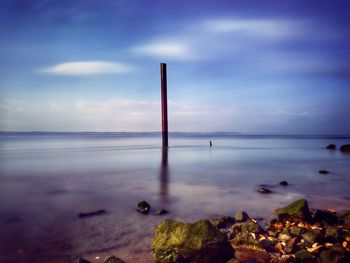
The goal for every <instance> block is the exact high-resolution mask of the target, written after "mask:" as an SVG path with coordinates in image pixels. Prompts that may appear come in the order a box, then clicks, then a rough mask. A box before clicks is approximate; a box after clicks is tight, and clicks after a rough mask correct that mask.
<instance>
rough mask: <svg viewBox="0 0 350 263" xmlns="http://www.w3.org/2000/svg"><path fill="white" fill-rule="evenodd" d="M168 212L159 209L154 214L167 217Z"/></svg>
mask: <svg viewBox="0 0 350 263" xmlns="http://www.w3.org/2000/svg"><path fill="white" fill-rule="evenodd" d="M167 213H169V212H168V210H165V209H158V210H157V211H155V212H154V214H155V215H159V216H161V215H166V214H167Z"/></svg>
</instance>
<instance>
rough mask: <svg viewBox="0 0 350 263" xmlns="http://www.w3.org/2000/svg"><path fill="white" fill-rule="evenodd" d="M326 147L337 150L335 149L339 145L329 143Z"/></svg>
mask: <svg viewBox="0 0 350 263" xmlns="http://www.w3.org/2000/svg"><path fill="white" fill-rule="evenodd" d="M326 148H327V149H329V150H335V149H337V146H336V145H335V144H328V145H327V146H326Z"/></svg>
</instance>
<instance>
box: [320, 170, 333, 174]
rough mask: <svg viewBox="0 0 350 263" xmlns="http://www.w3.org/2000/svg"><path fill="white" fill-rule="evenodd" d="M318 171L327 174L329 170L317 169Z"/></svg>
mask: <svg viewBox="0 0 350 263" xmlns="http://www.w3.org/2000/svg"><path fill="white" fill-rule="evenodd" d="M318 173H319V174H329V173H330V172H329V171H327V170H319V171H318Z"/></svg>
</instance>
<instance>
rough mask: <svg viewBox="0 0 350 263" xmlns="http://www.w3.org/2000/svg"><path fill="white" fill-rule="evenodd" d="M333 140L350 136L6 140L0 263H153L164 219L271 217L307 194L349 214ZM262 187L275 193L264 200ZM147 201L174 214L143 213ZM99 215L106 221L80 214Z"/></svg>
mask: <svg viewBox="0 0 350 263" xmlns="http://www.w3.org/2000/svg"><path fill="white" fill-rule="evenodd" d="M209 140H212V141H213V147H211V148H210V147H209ZM329 143H334V144H337V145H342V144H347V143H350V138H349V137H318V136H311V137H310V136H308V137H302V136H237V135H235V136H233V135H231V136H227V135H226V136H220V135H213V134H212V135H209V134H207V135H203V134H202V135H188V134H187V135H173V136H171V137H170V147H169V148H168V150H167V151H164V150H162V148H161V147H160V146H161V140H160V136H159V135H156V134H137V135H126V134H36V135H33V134H3V135H0V252H1V253H0V262H56V261H55V259H58V258H64V257H67V258H72V259H73V260H74V257H76V256H80V255H84V256H87V257H89V258H90V259H93V258H94V257H95V256H96V255H100V254H101V255H103V254H104V253H109V252H113V253H114V254H116V255H118V256H120V257H121V258H123V259H125V260H126V261H128V262H150V261H151V256H150V244H151V235H152V232H153V230H154V227H155V225H156V224H158V223H159V222H160V221H162V220H163V219H165V218H175V219H180V220H185V221H193V220H196V219H200V218H208V217H211V216H216V215H221V214H226V215H233V214H234V213H235V212H236V211H238V210H242V209H244V210H246V211H247V212H248V213H249V214H250V215H251V216H256V217H258V216H259V217H265V218H268V217H271V212H272V211H273V210H274V209H276V208H277V207H280V206H283V205H285V204H287V203H289V202H291V201H293V200H296V199H298V198H302V197H304V198H307V199H308V200H309V203H310V206H311V207H320V208H335V209H338V210H339V209H345V208H349V207H350V192H349V190H348V189H349V186H350V155H349V154H342V153H341V152H339V151H338V150H336V151H331V150H326V149H325V148H324V147H325V146H326V145H327V144H329ZM321 169H326V170H329V171H331V173H330V174H328V175H320V174H318V171H319V170H321ZM282 180H287V181H288V182H289V186H287V187H283V186H280V185H279V182H280V181H282ZM261 184H266V185H268V186H269V187H271V189H272V190H273V193H272V194H270V195H262V194H259V193H257V191H256V190H257V189H258V187H259V185H261ZM141 200H147V201H148V202H149V203H151V205H152V207H154V208H155V209H158V208H164V209H167V210H169V211H170V213H169V214H168V215H166V216H151V215H149V216H144V215H141V214H139V213H137V212H136V211H135V205H136V204H137V202H139V201H141ZM99 209H105V210H106V211H107V214H105V215H102V216H96V217H90V218H84V219H81V218H78V216H77V215H78V213H79V212H88V211H94V210H99ZM99 260H101V259H95V261H96V262H102V261H99Z"/></svg>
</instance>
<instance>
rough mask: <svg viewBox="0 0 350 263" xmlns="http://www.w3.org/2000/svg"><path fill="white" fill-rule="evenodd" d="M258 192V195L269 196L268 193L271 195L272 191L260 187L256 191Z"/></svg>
mask: <svg viewBox="0 0 350 263" xmlns="http://www.w3.org/2000/svg"><path fill="white" fill-rule="evenodd" d="M258 192H259V193H262V194H270V193H272V191H271V190H270V189H268V188H265V187H260V188H259V189H258Z"/></svg>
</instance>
